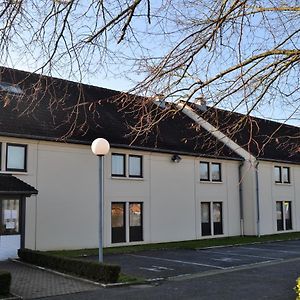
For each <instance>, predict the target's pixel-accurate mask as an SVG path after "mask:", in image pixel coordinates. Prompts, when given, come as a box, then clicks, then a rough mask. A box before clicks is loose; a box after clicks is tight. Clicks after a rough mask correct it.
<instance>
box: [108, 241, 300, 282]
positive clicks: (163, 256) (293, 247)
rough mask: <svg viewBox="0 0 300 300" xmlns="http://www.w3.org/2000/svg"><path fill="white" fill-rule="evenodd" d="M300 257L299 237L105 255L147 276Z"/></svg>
mask: <svg viewBox="0 0 300 300" xmlns="http://www.w3.org/2000/svg"><path fill="white" fill-rule="evenodd" d="M292 258H300V240H293V241H283V242H272V243H263V244H251V245H243V246H232V247H216V248H209V249H197V250H181V249H174V250H152V251H143V252H138V253H131V254H112V255H106V256H105V258H104V259H105V262H107V263H115V264H118V265H120V266H121V269H122V272H123V273H126V274H129V275H134V276H139V277H143V278H147V279H157V278H171V277H180V276H184V275H188V274H196V273H202V272H209V271H217V270H230V269H235V268H240V267H247V266H252V265H253V266H255V265H261V264H268V263H272V262H279V261H283V260H288V259H292Z"/></svg>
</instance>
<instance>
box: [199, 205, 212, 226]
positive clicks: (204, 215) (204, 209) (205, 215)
mask: <svg viewBox="0 0 300 300" xmlns="http://www.w3.org/2000/svg"><path fill="white" fill-rule="evenodd" d="M209 206H210V205H209V203H208V202H202V203H201V222H202V223H210V211H209V210H210V209H209Z"/></svg>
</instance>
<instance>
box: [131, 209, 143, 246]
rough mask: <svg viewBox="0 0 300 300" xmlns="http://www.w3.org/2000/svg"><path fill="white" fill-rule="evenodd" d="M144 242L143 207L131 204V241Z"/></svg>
mask: <svg viewBox="0 0 300 300" xmlns="http://www.w3.org/2000/svg"><path fill="white" fill-rule="evenodd" d="M142 240H143V205H142V203H129V241H130V242H136V241H142Z"/></svg>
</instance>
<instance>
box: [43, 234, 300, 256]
mask: <svg viewBox="0 0 300 300" xmlns="http://www.w3.org/2000/svg"><path fill="white" fill-rule="evenodd" d="M293 239H300V232H290V233H282V234H273V235H263V236H261V237H256V236H245V237H241V236H234V237H225V238H214V239H202V240H191V241H181V242H170V243H157V244H142V245H135V246H123V247H111V248H105V249H104V254H124V253H133V252H139V251H145V250H160V249H198V248H206V247H213V246H226V245H238V244H249V243H259V242H271V241H276V240H283V241H284V240H293ZM48 252H49V253H51V254H55V255H60V256H67V257H83V256H96V255H98V249H78V250H60V251H48Z"/></svg>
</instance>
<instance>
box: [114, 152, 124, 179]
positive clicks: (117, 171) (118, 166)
mask: <svg viewBox="0 0 300 300" xmlns="http://www.w3.org/2000/svg"><path fill="white" fill-rule="evenodd" d="M124 159H125V156H124V155H121V154H113V155H112V165H111V173H112V175H117V176H118V175H119V176H125V168H124Z"/></svg>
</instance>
